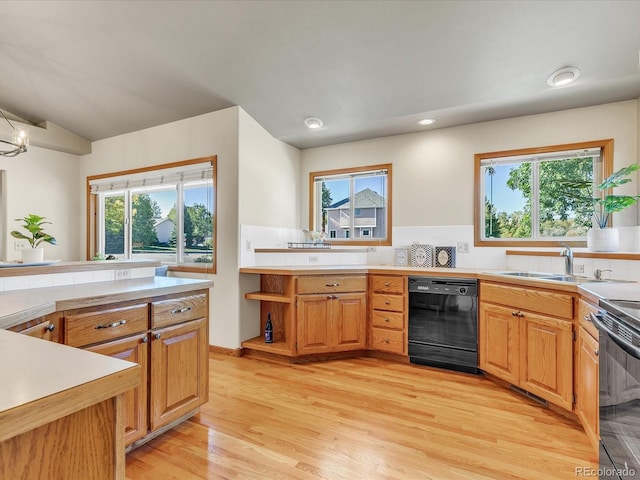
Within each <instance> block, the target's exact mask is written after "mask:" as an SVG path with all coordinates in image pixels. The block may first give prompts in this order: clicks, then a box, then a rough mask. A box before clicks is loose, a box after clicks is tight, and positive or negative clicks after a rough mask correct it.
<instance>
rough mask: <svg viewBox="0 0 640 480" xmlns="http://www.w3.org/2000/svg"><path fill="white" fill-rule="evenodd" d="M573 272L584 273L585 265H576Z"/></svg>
mask: <svg viewBox="0 0 640 480" xmlns="http://www.w3.org/2000/svg"><path fill="white" fill-rule="evenodd" d="M573 273H584V265H574V266H573Z"/></svg>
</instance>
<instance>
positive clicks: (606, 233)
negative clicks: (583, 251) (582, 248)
mask: <svg viewBox="0 0 640 480" xmlns="http://www.w3.org/2000/svg"><path fill="white" fill-rule="evenodd" d="M619 247H620V237H619V235H618V229H617V228H592V229H591V230H589V231H588V232H587V248H588V249H589V250H591V251H592V252H617V251H618V248H619Z"/></svg>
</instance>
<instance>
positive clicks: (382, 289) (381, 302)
mask: <svg viewBox="0 0 640 480" xmlns="http://www.w3.org/2000/svg"><path fill="white" fill-rule="evenodd" d="M406 278H407V277H406V276H404V275H370V276H369V295H370V297H369V304H370V306H371V310H370V330H369V332H370V336H369V345H370V346H371V348H372V349H373V350H378V351H382V352H388V353H395V354H399V355H406V353H407V312H406V307H405V305H406V304H407V287H406Z"/></svg>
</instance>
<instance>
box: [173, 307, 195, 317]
mask: <svg viewBox="0 0 640 480" xmlns="http://www.w3.org/2000/svg"><path fill="white" fill-rule="evenodd" d="M189 310H191V307H182V308H176V309H175V310H171V315H174V314H176V313H184V312H188V311H189Z"/></svg>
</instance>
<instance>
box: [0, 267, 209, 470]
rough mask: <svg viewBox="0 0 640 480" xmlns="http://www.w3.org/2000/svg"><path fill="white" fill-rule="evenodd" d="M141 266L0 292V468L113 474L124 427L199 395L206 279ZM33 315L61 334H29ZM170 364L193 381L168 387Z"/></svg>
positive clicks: (167, 416)
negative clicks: (127, 273) (138, 271)
mask: <svg viewBox="0 0 640 480" xmlns="http://www.w3.org/2000/svg"><path fill="white" fill-rule="evenodd" d="M82 266H83V265H81V267H82ZM8 270H9V269H3V272H7V271H8ZM16 270H19V272H20V274H22V275H24V274H25V273H27V272H26V270H27V269H26V268H22V269H16ZM146 270H149V269H146ZM152 272H153V268H152V269H151V275H146V276H144V277H142V278H134V279H131V280H118V281H114V280H112V281H100V282H93V283H91V282H90V283H76V284H69V285H62V286H52V287H44V288H25V289H17V290H10V291H3V292H0V361H2V364H1V365H2V366H1V367H0V381H1V382H2V384H3V385H4V386H5V388H4V389H3V392H2V393H1V394H0V478H23V479H41V478H64V479H65V480H67V479H86V478H91V479H105V480H106V479H114V478H115V479H122V478H124V455H125V449H126V446H127V444H131V443H132V442H133V440H130V441H127V440H128V439H135V440H139V441H142V440H141V439H142V437H144V436H146V435H148V436H149V437H150V438H151V437H152V436H155V435H157V434H159V433H161V432H163V431H165V430H166V429H168V428H171V427H172V426H173V425H175V424H176V423H178V422H180V421H182V420H184V419H185V418H188V416H190V415H193V413H195V412H196V411H197V409H198V407H199V405H201V404H202V403H204V402H206V400H207V398H208V397H207V393H208V368H207V363H208V362H207V355H208V289H209V288H210V287H212V286H213V282H211V281H208V280H194V279H182V278H171V277H155V276H153V273H152ZM35 273H36V272H34V274H35ZM147 273H148V272H147ZM6 277H10V276H7V275H6V274H5V278H6ZM26 277H28V275H26ZM111 316H116V317H117V319H116V320H115V321H114V320H110V319H111ZM125 319H126V320H125ZM25 325H27V326H28V328H24V329H23V327H24V326H25ZM38 325H50V326H51V327H52V328H51V330H53V327H55V331H56V336H55V340H56V341H58V342H64V343H66V344H67V345H62V344H60V343H56V342H55V341H44V340H41V339H38V338H31V337H30V336H29V335H31V333H28V332H30V331H31V330H32V328H31V327H32V326H35V327H37V326H38ZM6 329H11V330H14V331H15V332H20V333H26V335H21V334H20V333H15V332H11V331H7V330H6ZM134 329H135V330H134ZM47 330H49V329H47ZM176 335H178V336H176ZM150 343H153V345H149V344H150ZM75 347H80V348H75ZM94 352H97V353H94ZM130 352H135V355H134V356H131V355H130ZM99 353H103V354H104V355H100V354H99ZM147 356H148V357H149V358H147ZM149 359H150V360H149ZM176 360H177V361H176ZM150 362H153V365H154V369H153V370H151V372H152V373H153V376H151V374H150V373H149V372H150ZM156 364H157V365H162V368H160V369H158V367H156V366H155V365H156ZM175 376H181V377H182V378H187V376H189V378H193V380H194V381H193V382H191V381H190V382H189V386H190V388H186V387H184V386H183V387H184V388H182V389H178V387H175V385H176V383H175V382H174V381H172V380H171V379H172V378H174V377H175ZM178 383H179V382H178ZM194 389H195V390H194ZM187 390H189V391H187ZM147 392H150V393H149V394H148V395H149V397H147ZM141 395H142V396H141ZM183 399H184V400H183ZM149 402H150V405H151V407H152V408H153V409H154V410H152V412H150V413H149V414H147V410H146V408H147V405H149ZM141 409H144V410H141ZM149 418H151V422H152V423H151V425H149ZM154 422H155V423H154ZM131 425H135V427H136V428H137V429H136V428H132V427H131ZM132 435H133V436H132Z"/></svg>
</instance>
